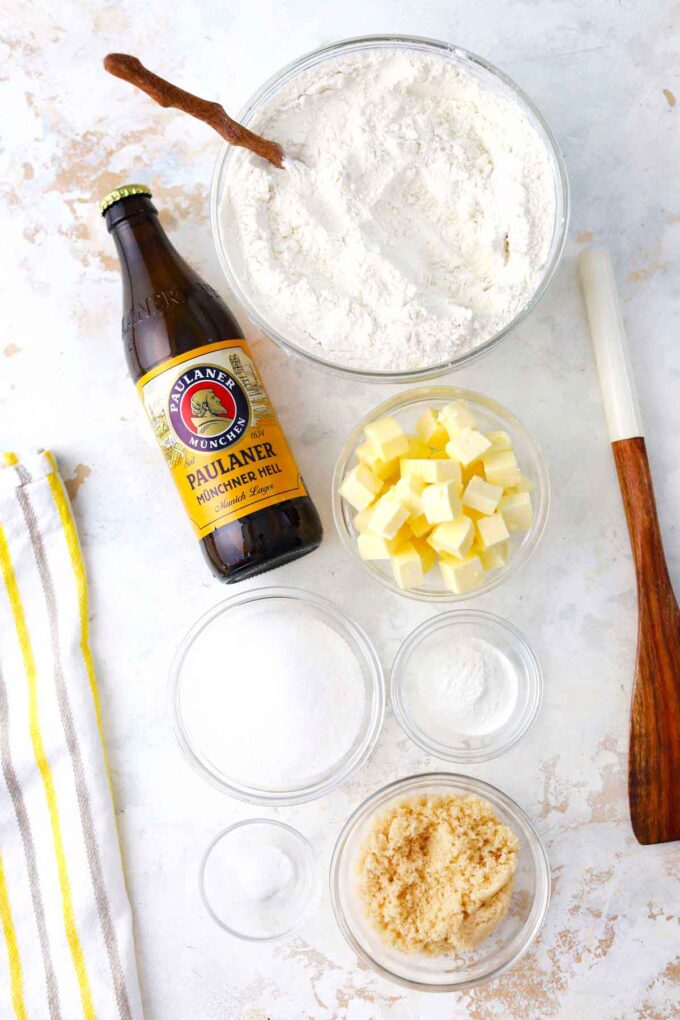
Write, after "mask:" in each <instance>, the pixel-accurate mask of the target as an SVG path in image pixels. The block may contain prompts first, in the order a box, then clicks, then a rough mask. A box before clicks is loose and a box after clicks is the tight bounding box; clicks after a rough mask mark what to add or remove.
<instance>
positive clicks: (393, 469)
mask: <svg viewBox="0 0 680 1020" xmlns="http://www.w3.org/2000/svg"><path fill="white" fill-rule="evenodd" d="M354 453H355V454H356V458H357V460H358V461H359V463H360V464H365V465H366V467H369V468H370V469H371V471H372V472H373V474H374V475H377V476H378V478H382V480H383V481H384V482H386V481H388V480H390V479H392V478H396V477H398V475H399V460H398V458H397V457H394V458H393V459H392V460H382V459H381V458H380V457H379V456H378V454H377V453H376V451H375V448H374V447H373V444H372V443H369V442H365V443H361V445H360V446H357V448H356V450H355V451H354Z"/></svg>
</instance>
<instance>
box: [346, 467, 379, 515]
mask: <svg viewBox="0 0 680 1020" xmlns="http://www.w3.org/2000/svg"><path fill="white" fill-rule="evenodd" d="M382 487H383V483H382V480H381V479H380V478H378V476H377V475H375V474H374V473H373V472H372V471H371V469H370V468H369V467H367V466H366V465H365V464H357V465H356V467H353V468H352V470H351V471H350V472H348V474H346V475H345V479H344V481H343V483H342V485H341V486H340V495H341V496H342V497H343V499H346V500H347V502H348V503H350V504H351V505H352V506H353V507H354V509H355V510H364V509H365V508H366V507H367V506H368V504H369V503H372V502H373V500H374V499H375V497H376V496H377V494H378V493H379V492H380V490H381V489H382Z"/></svg>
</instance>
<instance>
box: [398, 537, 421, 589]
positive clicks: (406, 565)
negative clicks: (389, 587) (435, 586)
mask: <svg viewBox="0 0 680 1020" xmlns="http://www.w3.org/2000/svg"><path fill="white" fill-rule="evenodd" d="M392 572H393V574H394V580H395V581H396V582H397V584H398V585H399V587H400V588H417V587H418V586H419V585H421V584H422V583H423V564H422V560H421V558H420V556H419V554H418V551H417V550H416V549H415V548H414V546H413V545H412V543H411V542H407V543H406V545H403V546H402V547H401V549H400V550H399V552H397V553H395V555H394V556H393V557H392Z"/></svg>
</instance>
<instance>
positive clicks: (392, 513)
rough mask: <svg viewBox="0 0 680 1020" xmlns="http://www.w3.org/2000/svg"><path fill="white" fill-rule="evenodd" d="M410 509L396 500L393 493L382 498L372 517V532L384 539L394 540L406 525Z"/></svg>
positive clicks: (388, 493)
mask: <svg viewBox="0 0 680 1020" xmlns="http://www.w3.org/2000/svg"><path fill="white" fill-rule="evenodd" d="M407 518H408V508H407V507H405V506H404V505H403V503H400V502H399V501H398V500H396V499H395V498H394V496H393V495H392V493H391V492H387V493H386V494H385V495H384V496H381V497H380V499H379V500H378V502H377V503H376V504H375V509H374V510H373V513H372V515H371V531H373V532H374V533H375V534H376V535H382V536H383V538H394V536H395V535H396V533H397V532H398V531H399V529H400V528H401V526H402V524H405V523H406V520H407Z"/></svg>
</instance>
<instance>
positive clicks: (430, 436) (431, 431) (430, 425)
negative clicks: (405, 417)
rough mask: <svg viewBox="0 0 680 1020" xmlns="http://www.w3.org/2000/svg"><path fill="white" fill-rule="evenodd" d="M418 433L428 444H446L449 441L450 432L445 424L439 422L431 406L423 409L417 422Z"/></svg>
mask: <svg viewBox="0 0 680 1020" xmlns="http://www.w3.org/2000/svg"><path fill="white" fill-rule="evenodd" d="M416 430H417V432H418V435H419V436H420V438H421V439H422V441H423V442H424V443H425V445H426V446H434V447H441V448H442V449H443V448H444V447H445V446H446V444H447V442H448V441H449V434H448V432H447V431H446V429H445V428H444V426H443V425H441V424H440V423H439V419H438V418H437V415H436V414H435V413H434V411H432V410H431V409H430V408H428V409H427V411H423V413H422V414H421V416H420V418H419V419H418V422H417V424H416Z"/></svg>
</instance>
